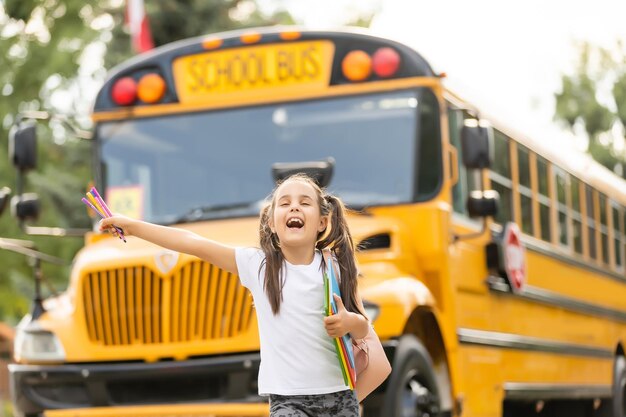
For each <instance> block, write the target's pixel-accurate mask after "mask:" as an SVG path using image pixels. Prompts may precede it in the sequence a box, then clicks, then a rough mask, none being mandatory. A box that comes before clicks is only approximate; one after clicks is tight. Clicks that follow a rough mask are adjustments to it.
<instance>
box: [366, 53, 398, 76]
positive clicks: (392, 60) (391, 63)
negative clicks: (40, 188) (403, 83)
mask: <svg viewBox="0 0 626 417" xmlns="http://www.w3.org/2000/svg"><path fill="white" fill-rule="evenodd" d="M372 67H373V69H374V73H375V74H376V75H378V76H379V77H381V78H387V77H391V76H392V75H394V74H395V73H396V72H397V71H398V68H400V55H399V54H398V53H397V52H396V51H395V50H393V49H392V48H389V47H385V48H380V49H379V50H377V51H376V53H374V56H373V57H372Z"/></svg>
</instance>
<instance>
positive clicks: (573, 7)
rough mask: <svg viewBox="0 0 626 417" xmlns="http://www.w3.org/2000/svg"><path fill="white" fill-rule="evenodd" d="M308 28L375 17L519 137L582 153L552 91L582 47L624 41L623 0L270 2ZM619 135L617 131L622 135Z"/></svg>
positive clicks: (384, 30)
mask: <svg viewBox="0 0 626 417" xmlns="http://www.w3.org/2000/svg"><path fill="white" fill-rule="evenodd" d="M261 4H265V5H269V6H273V7H277V6H282V7H285V8H286V9H287V10H289V11H290V13H291V14H292V15H293V16H294V17H295V18H296V19H297V20H299V21H301V22H303V23H304V25H305V26H307V27H312V28H318V27H320V28H330V27H338V26H341V25H342V24H343V23H345V22H347V21H350V20H351V17H352V16H354V15H358V14H367V13H371V12H374V11H375V12H376V15H375V17H374V20H373V22H372V26H371V29H372V31H373V32H374V33H376V34H380V35H384V36H389V37H391V38H394V39H397V40H401V41H404V42H405V43H408V44H409V45H411V46H412V47H414V48H415V49H416V50H417V51H418V52H420V53H421V54H422V55H423V56H424V57H425V58H426V59H427V60H428V61H429V62H430V63H431V65H433V68H434V70H435V71H436V72H445V73H446V74H447V77H446V80H445V83H446V85H447V86H448V87H449V88H451V89H452V90H453V91H454V92H456V93H457V94H459V95H460V96H461V97H463V98H465V99H467V100H470V101H471V102H472V103H474V104H476V105H478V106H479V107H480V108H481V109H483V110H484V111H485V112H487V114H489V115H492V116H494V117H495V118H496V119H497V120H499V121H502V122H504V123H506V124H507V125H510V126H512V127H513V128H514V129H515V130H516V131H523V132H525V133H526V134H529V135H533V136H539V137H541V138H543V139H545V140H549V141H553V142H556V143H557V144H559V143H566V144H568V145H572V144H573V146H576V147H578V148H579V149H583V148H584V146H585V141H584V139H583V138H581V137H580V135H579V136H578V138H575V137H574V135H572V134H569V133H567V132H565V131H564V130H563V129H562V128H561V127H560V126H558V125H557V124H556V123H555V122H554V121H553V117H554V105H555V101H554V94H555V93H556V92H558V91H559V90H560V86H561V76H562V74H572V73H573V71H574V69H575V65H576V59H577V57H578V55H579V54H578V49H577V48H578V45H579V44H580V43H581V42H583V41H586V42H589V43H591V44H592V45H598V46H602V47H606V48H615V45H616V42H617V41H618V40H621V41H622V42H623V43H624V44H625V45H626V21H625V20H624V16H626V2H624V1H622V0H592V1H591V0H550V1H543V0H525V1H523V2H522V1H517V2H512V1H502V0H474V1H467V0H466V1H463V0H436V1H435V0H430V1H421V0H316V1H302V0H262V3H261ZM620 133H621V132H617V134H618V135H619V134H620Z"/></svg>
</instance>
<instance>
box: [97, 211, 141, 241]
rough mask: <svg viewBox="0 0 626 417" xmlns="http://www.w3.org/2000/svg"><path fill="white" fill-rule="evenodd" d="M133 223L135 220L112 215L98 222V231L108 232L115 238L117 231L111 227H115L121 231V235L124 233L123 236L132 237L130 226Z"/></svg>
mask: <svg viewBox="0 0 626 417" xmlns="http://www.w3.org/2000/svg"><path fill="white" fill-rule="evenodd" d="M135 222H136V220H134V219H131V218H128V217H126V216H122V215H120V214H114V215H113V216H111V217H107V218H106V219H102V220H100V231H101V232H104V231H109V232H111V233H112V234H113V235H115V236H117V235H118V233H117V230H115V228H114V227H113V226H115V227H118V228H120V229H122V233H124V236H132V225H133V223H135Z"/></svg>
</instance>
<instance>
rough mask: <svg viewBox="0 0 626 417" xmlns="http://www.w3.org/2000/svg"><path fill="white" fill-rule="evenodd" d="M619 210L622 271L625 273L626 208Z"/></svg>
mask: <svg viewBox="0 0 626 417" xmlns="http://www.w3.org/2000/svg"><path fill="white" fill-rule="evenodd" d="M620 210H621V212H622V216H621V217H622V222H621V223H622V224H621V227H622V269H623V270H624V271H626V267H625V265H626V207H621V208H620ZM624 275H625V276H626V274H624Z"/></svg>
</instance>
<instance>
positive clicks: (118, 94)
mask: <svg viewBox="0 0 626 417" xmlns="http://www.w3.org/2000/svg"><path fill="white" fill-rule="evenodd" d="M111 98H112V99H113V102H114V103H115V104H117V105H120V106H129V105H131V104H133V103H134V102H135V100H136V99H137V83H136V82H135V80H134V79H133V78H132V77H124V78H120V79H119V80H117V81H116V82H115V84H113V88H112V89H111Z"/></svg>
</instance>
